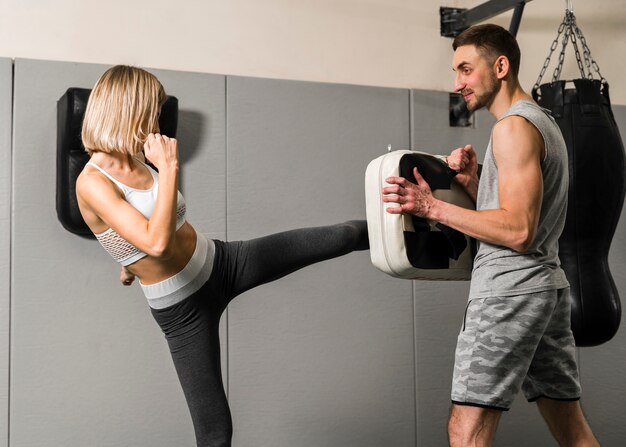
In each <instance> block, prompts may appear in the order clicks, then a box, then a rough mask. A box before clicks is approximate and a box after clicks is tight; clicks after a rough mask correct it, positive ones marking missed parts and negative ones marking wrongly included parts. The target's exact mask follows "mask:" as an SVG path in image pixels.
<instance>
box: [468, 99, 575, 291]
mask: <svg viewBox="0 0 626 447" xmlns="http://www.w3.org/2000/svg"><path fill="white" fill-rule="evenodd" d="M511 115H519V116H522V117H524V118H526V119H527V120H528V121H529V122H530V123H532V124H533V125H534V126H535V127H536V128H537V129H538V130H539V132H540V133H541V135H542V136H543V141H544V144H545V152H546V153H545V158H544V160H543V161H542V162H541V171H542V174H543V202H542V206H541V213H540V216H539V225H538V228H537V235H536V237H535V240H534V242H533V244H532V246H531V247H530V248H529V249H528V251H527V252H526V253H517V252H516V251H514V250H511V249H509V248H506V247H501V246H497V245H492V244H488V243H486V242H479V243H478V252H477V254H476V258H475V261H474V270H473V273H472V282H471V286H470V299H472V298H487V297H493V296H513V295H522V294H527V293H534V292H541V291H544V290H553V289H562V288H565V287H568V286H569V283H568V282H567V278H566V277H565V272H564V271H563V269H561V263H560V261H559V256H558V255H559V236H560V235H561V232H562V231H563V227H564V225H565V214H566V211H567V192H568V182H569V175H568V168H567V163H568V162H567V148H566V146H565V141H564V140H563V136H562V134H561V131H560V129H559V127H558V125H557V124H556V122H555V121H554V119H553V118H552V116H550V113H549V111H548V110H546V109H543V108H541V107H539V106H538V105H536V104H534V103H532V102H528V101H518V102H516V103H515V104H513V105H512V106H511V108H510V109H509V110H508V111H507V112H506V113H505V114H504V115H503V116H502V117H501V118H500V119H504V118H506V117H507V116H511ZM491 143H492V141H491V139H490V140H489V146H487V153H486V154H485V160H484V162H483V170H482V174H481V177H480V183H479V186H478V197H477V203H476V209H478V210H486V209H497V208H499V207H500V202H499V198H498V166H497V165H496V161H495V159H494V157H493V151H492V148H491Z"/></svg>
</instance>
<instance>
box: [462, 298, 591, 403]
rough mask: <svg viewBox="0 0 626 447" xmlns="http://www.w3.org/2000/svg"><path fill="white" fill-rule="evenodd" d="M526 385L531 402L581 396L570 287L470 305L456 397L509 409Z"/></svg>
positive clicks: (526, 392) (464, 331) (479, 300)
mask: <svg viewBox="0 0 626 447" xmlns="http://www.w3.org/2000/svg"><path fill="white" fill-rule="evenodd" d="M520 388H522V390H523V392H524V395H525V396H526V398H527V399H528V400H529V401H533V400H536V399H538V398H540V397H548V398H552V399H560V400H577V399H578V398H579V397H580V383H579V380H578V369H577V366H576V358H575V346H574V337H573V336H572V331H571V328H570V300H569V289H562V290H549V291H545V292H539V293H532V294H529V295H518V296H512V297H502V298H480V299H472V300H470V301H469V302H468V304H467V309H466V312H465V320H464V322H463V327H462V328H461V333H460V334H459V337H458V340H457V347H456V358H455V364H454V377H453V381H452V401H453V402H454V403H456V404H461V405H477V406H484V407H490V408H497V409H500V410H508V409H509V408H510V407H511V404H512V403H513V400H514V399H515V396H516V395H517V393H518V392H519V390H520Z"/></svg>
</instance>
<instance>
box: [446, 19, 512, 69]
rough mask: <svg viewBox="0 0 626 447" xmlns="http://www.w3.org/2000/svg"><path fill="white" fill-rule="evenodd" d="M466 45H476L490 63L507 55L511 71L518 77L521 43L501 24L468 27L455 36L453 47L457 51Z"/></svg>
mask: <svg viewBox="0 0 626 447" xmlns="http://www.w3.org/2000/svg"><path fill="white" fill-rule="evenodd" d="M464 45H474V46H475V47H476V48H477V49H478V51H479V52H480V54H481V55H482V56H483V57H485V58H486V59H487V60H488V61H489V62H490V63H493V62H495V60H496V59H497V58H498V57H499V56H506V57H507V59H508V60H509V63H510V64H511V71H512V72H513V74H514V75H515V77H517V74H518V73H519V64H520V59H521V54H520V50H519V45H518V44H517V40H515V37H513V35H512V34H511V33H509V32H508V31H507V30H505V29H504V28H502V27H501V26H498V25H493V24H490V23H486V24H484V25H476V26H472V27H470V28H468V29H466V30H465V31H463V32H462V33H461V34H459V35H458V36H456V37H455V38H454V41H453V42H452V49H453V50H455V51H456V49H457V48H458V47H461V46H464Z"/></svg>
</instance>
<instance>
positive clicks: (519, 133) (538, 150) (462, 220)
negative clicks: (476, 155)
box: [383, 116, 544, 252]
mask: <svg viewBox="0 0 626 447" xmlns="http://www.w3.org/2000/svg"><path fill="white" fill-rule="evenodd" d="M492 150H493V154H494V158H495V161H496V164H497V166H498V195H499V201H500V207H499V208H498V209H493V210H481V211H474V210H468V209H465V208H461V207H458V206H455V205H452V204H449V203H447V202H443V201H441V200H438V199H436V198H434V197H433V195H432V193H431V190H430V187H429V186H428V184H427V183H426V182H425V181H424V179H423V178H422V176H421V175H420V174H419V172H417V169H415V172H414V173H415V174H416V175H415V178H416V179H417V184H413V183H411V182H409V181H408V180H406V179H404V178H402V177H391V178H389V179H387V182H388V183H390V184H391V185H392V186H388V187H385V188H383V194H384V196H383V201H385V202H389V203H397V204H399V205H400V206H399V207H389V208H387V212H389V213H392V214H399V213H411V214H415V215H417V216H419V217H424V218H426V219H430V220H434V221H437V222H441V223H443V224H444V225H447V226H449V227H452V228H454V229H456V230H459V231H461V232H463V233H465V234H467V235H469V236H471V237H474V238H476V239H479V240H481V241H485V242H488V243H491V244H494V245H501V246H504V247H508V248H511V249H513V250H515V251H519V252H524V251H526V250H527V249H528V247H529V246H530V245H531V244H532V242H533V240H534V238H535V235H536V232H537V225H538V222H539V214H540V212H541V203H542V200H543V176H542V173H541V160H542V157H543V153H544V143H543V138H542V137H541V134H540V133H539V131H538V130H537V129H536V128H535V126H533V125H532V124H531V123H530V122H528V121H527V120H526V119H524V118H522V117H520V116H510V117H508V118H506V119H504V120H502V121H499V122H498V123H497V124H496V125H495V126H494V129H493V134H492Z"/></svg>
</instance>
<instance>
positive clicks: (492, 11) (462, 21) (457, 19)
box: [439, 0, 532, 37]
mask: <svg viewBox="0 0 626 447" xmlns="http://www.w3.org/2000/svg"><path fill="white" fill-rule="evenodd" d="M530 1H532V0H490V1H488V2H485V3H483V4H481V5H478V6H476V7H474V8H472V9H467V8H448V7H445V6H442V7H441V8H439V16H440V19H441V22H440V23H441V35H442V36H444V37H456V36H458V35H459V34H460V33H461V32H462V31H464V30H466V29H467V28H469V27H470V26H472V25H474V24H476V23H478V22H482V21H484V20H487V19H490V18H491V17H494V16H497V15H499V14H502V13H503V12H507V11H509V10H511V9H513V8H515V11H514V12H513V17H512V19H511V25H510V26H509V31H510V33H511V34H513V36H515V35H516V34H517V30H518V29H519V24H520V21H521V20H522V12H523V11H524V5H525V4H526V3H528V2H530Z"/></svg>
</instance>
